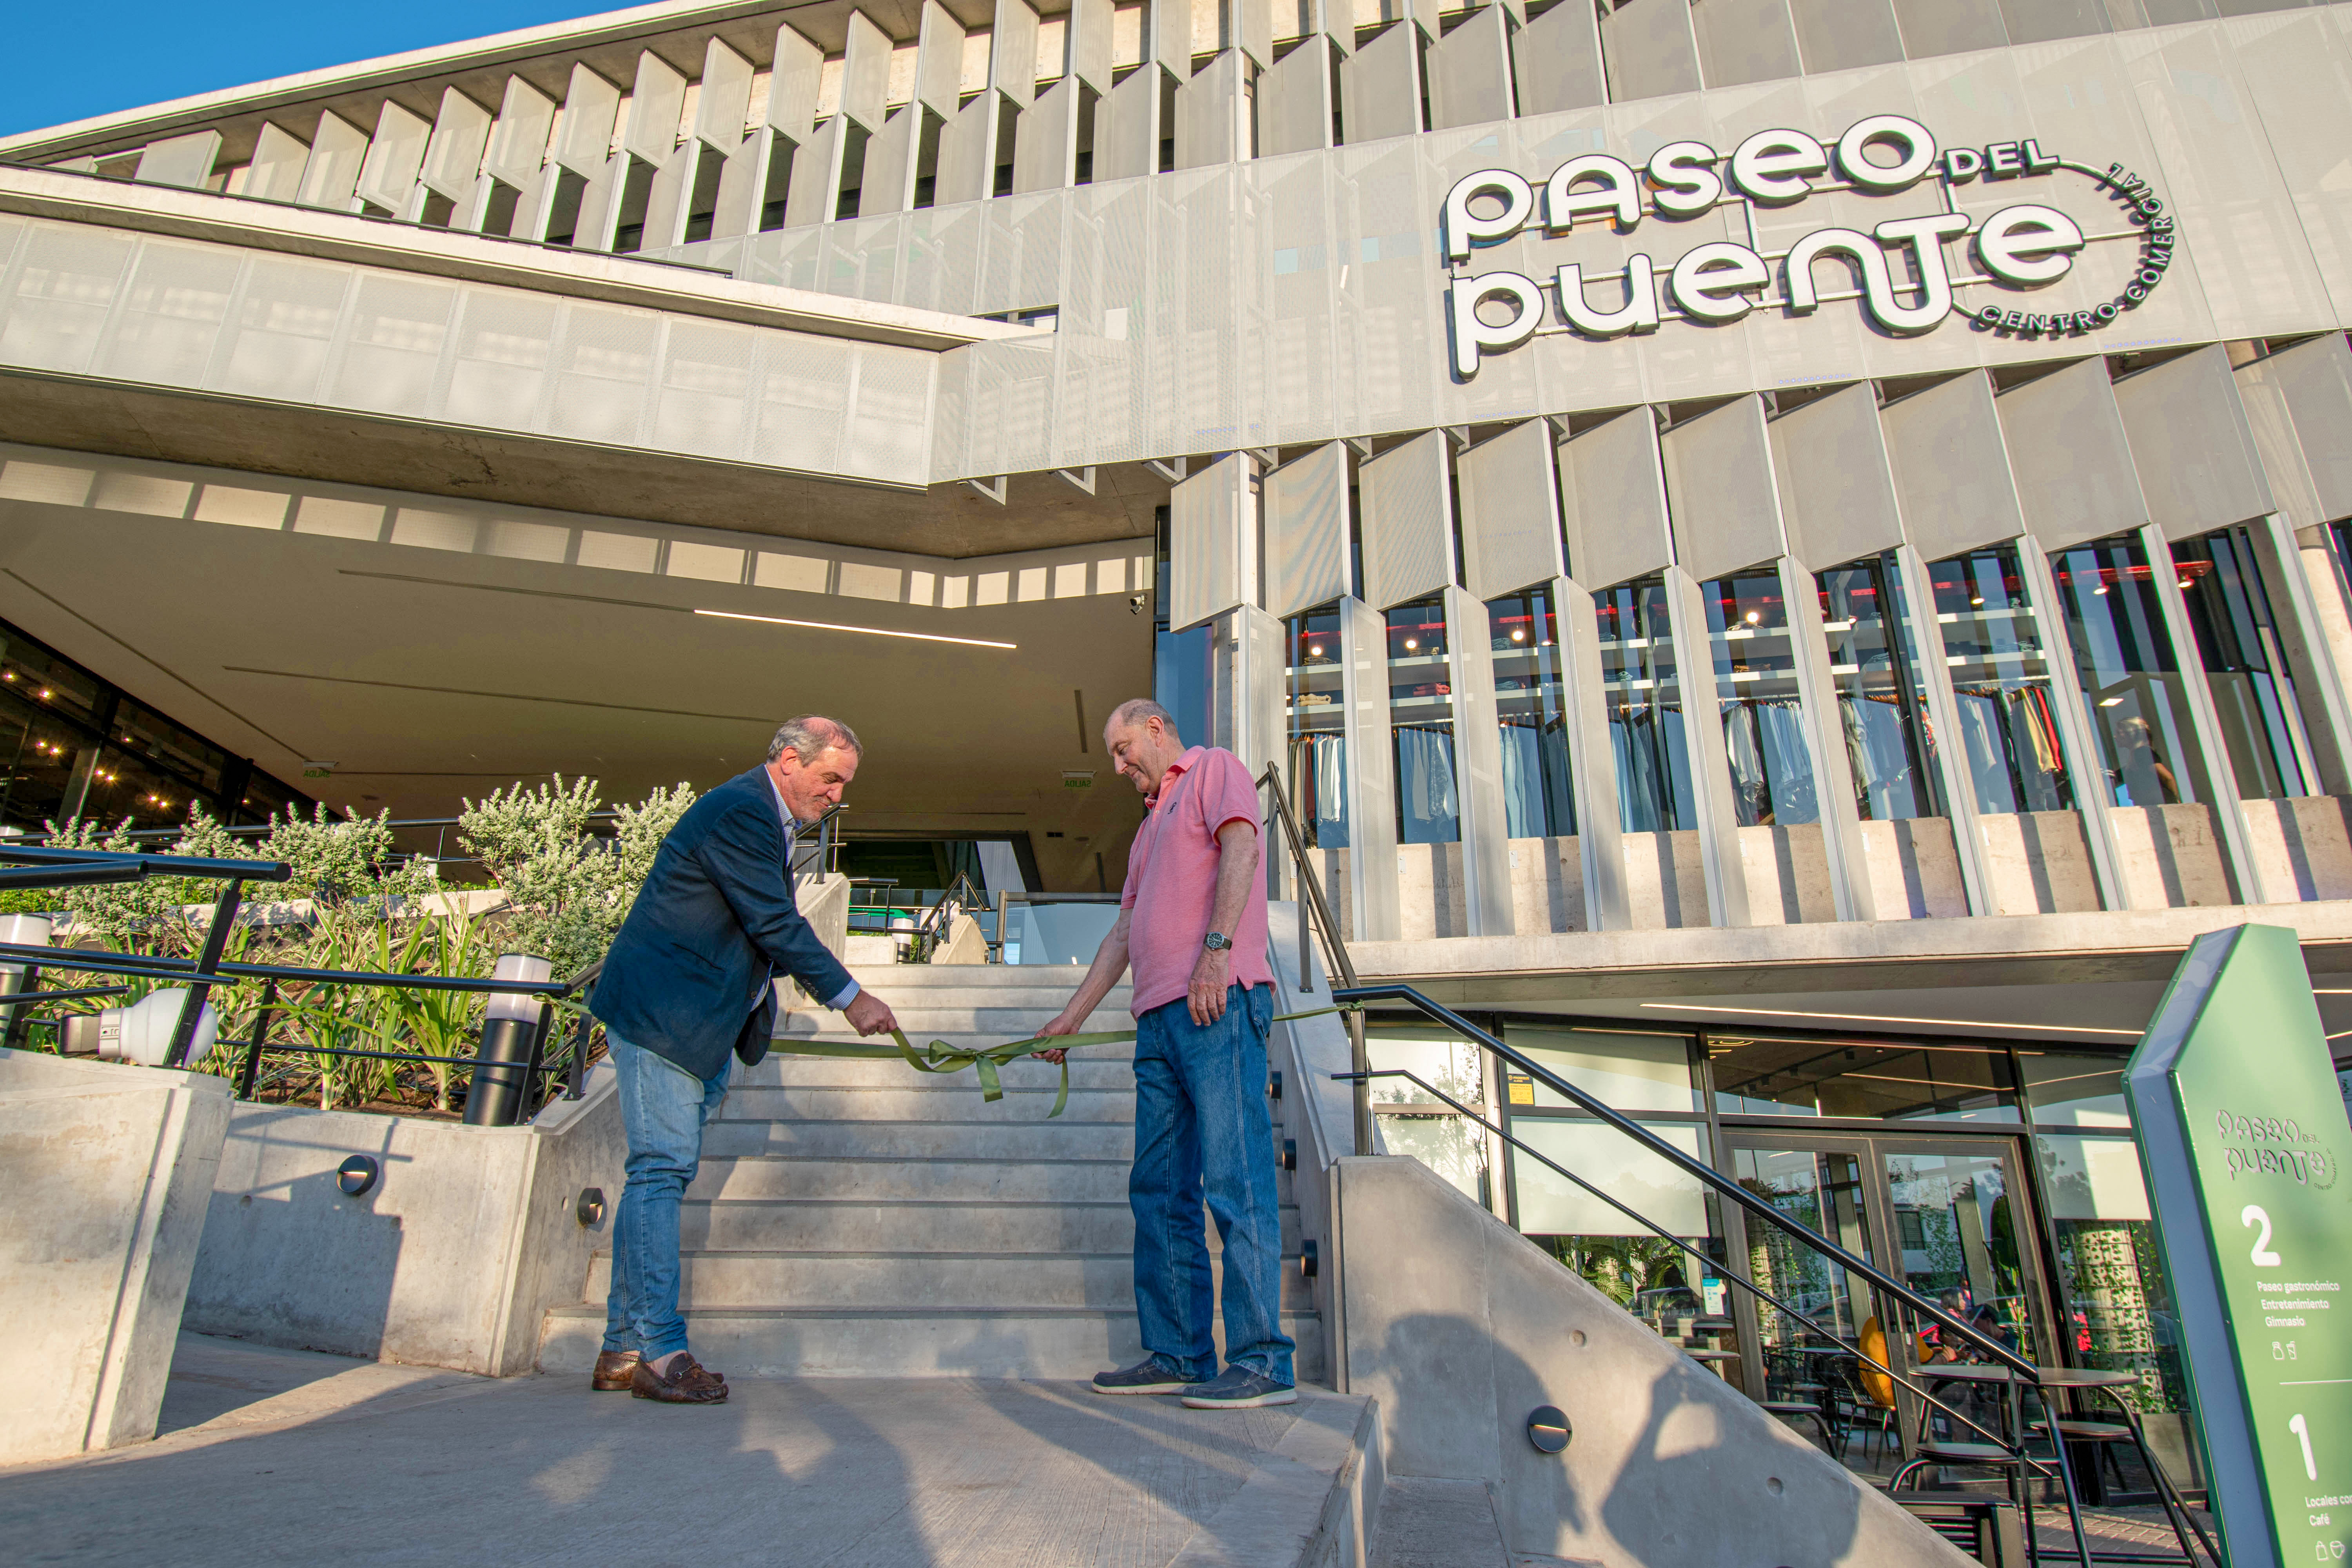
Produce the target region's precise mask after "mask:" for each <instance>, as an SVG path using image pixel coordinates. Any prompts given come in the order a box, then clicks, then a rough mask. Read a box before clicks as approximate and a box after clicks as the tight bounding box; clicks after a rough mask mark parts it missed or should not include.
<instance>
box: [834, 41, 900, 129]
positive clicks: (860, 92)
mask: <svg viewBox="0 0 2352 1568" xmlns="http://www.w3.org/2000/svg"><path fill="white" fill-rule="evenodd" d="M847 38H848V41H847V43H846V44H845V46H844V49H843V53H842V58H841V112H842V113H843V114H845V115H846V116H848V118H849V119H850V121H852V122H853V123H855V124H857V125H862V126H864V127H865V128H866V130H868V131H879V130H881V129H882V116H883V106H884V105H885V104H886V103H887V102H888V100H889V96H890V35H889V34H887V33H886V32H884V31H883V30H882V29H881V28H879V27H877V26H875V25H874V24H873V23H872V22H871V21H869V20H867V19H866V13H864V12H863V11H852V12H851V13H850V14H849V26H848V34H847Z"/></svg>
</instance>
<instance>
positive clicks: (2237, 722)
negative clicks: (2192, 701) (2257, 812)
mask: <svg viewBox="0 0 2352 1568" xmlns="http://www.w3.org/2000/svg"><path fill="white" fill-rule="evenodd" d="M2172 563H2173V564H2174V565H2175V566H2176V567H2178V568H2179V572H2180V596H2181V598H2182V600H2183V601H2184V602H2185V603H2186V604H2187V605H2188V608H2189V626H2192V627H2193V628H2195V631H2196V634H2197V653H2198V658H2199V660H2200V663H2201V664H2202V665H2203V666H2204V669H2205V685H2206V687H2207V689H2209V690H2210V691H2211V692H2212V693H2213V712H2214V717H2215V718H2216V719H2217V720H2218V721H2219V722H2220V725H2221V743H2222V745H2223V746H2224V747H2226V748H2227V749H2228V751H2229V753H2230V765H2231V772H2233V773H2236V774H2237V778H2238V793H2239V794H2241V795H2244V796H2245V797H2246V798H2247V799H2249V800H2254V799H2263V800H2277V799H2280V798H2282V797H2284V796H2286V795H2309V794H2311V793H2312V792H2313V788H2314V786H2313V784H2312V783H2311V781H2310V773H2309V771H2308V768H2307V765H2306V763H2305V758H2307V757H2308V755H2309V752H2308V751H2307V749H2306V748H2305V744H2304V738H2303V721H2302V716H2301V715H2300V714H2299V713H2298V712H2297V711H2296V710H2295V705H2294V686H2293V685H2292V684H2291V683H2290V682H2289V681H2288V679H2287V677H2286V661H2285V660H2284V658H2281V657H2280V654H2279V645H2278V637H2277V635H2276V633H2275V631H2274V629H2273V626H2274V623H2273V620H2272V618H2271V602H2270V596H2269V595H2267V594H2266V593H2264V592H2263V578H2262V571H2261V568H2260V567H2259V566H2257V565H2256V563H2255V561H2254V552H2253V546H2252V538H2251V536H2250V535H2249V534H2248V532H2247V531H2246V530H2245V529H2244V528H2243V527H2239V528H2225V529H2222V530H2221V531H2219V532H2215V533H2209V534H2207V535H2206V536H2205V537H2204V538H2202V539H2187V540H2183V541H2181V542H2179V543H2178V544H2175V545H2174V546H2173V547H2172Z"/></svg>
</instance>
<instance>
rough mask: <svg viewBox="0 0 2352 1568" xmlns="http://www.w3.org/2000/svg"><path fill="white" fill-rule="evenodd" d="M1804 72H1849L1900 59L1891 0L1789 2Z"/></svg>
mask: <svg viewBox="0 0 2352 1568" xmlns="http://www.w3.org/2000/svg"><path fill="white" fill-rule="evenodd" d="M1789 12H1790V20H1791V21H1793V22H1794V23H1795V24H1796V28H1797V52H1798V54H1799V55H1801V57H1803V58H1804V62H1805V69H1807V70H1808V71H1814V72H1820V71H1836V70H1852V69H1853V68H1856V67H1858V66H1875V65H1885V64H1887V63H1889V62H1891V61H1895V60H1899V59H1901V58H1903V31H1902V29H1901V28H1900V27H1899V26H1896V25H1895V4H1894V0H1789Z"/></svg>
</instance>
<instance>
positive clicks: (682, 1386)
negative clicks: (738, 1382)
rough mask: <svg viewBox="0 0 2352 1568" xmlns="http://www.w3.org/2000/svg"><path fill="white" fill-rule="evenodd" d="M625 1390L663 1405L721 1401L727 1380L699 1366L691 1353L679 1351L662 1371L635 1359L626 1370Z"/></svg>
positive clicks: (723, 1401) (714, 1403)
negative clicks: (626, 1386)
mask: <svg viewBox="0 0 2352 1568" xmlns="http://www.w3.org/2000/svg"><path fill="white" fill-rule="evenodd" d="M629 1392H630V1394H634V1395H635V1397H637V1398H639V1399H657V1400H659V1401H660V1402H661V1403H663V1404H664V1405H723V1404H725V1403H726V1401H727V1381H726V1379H724V1378H722V1377H720V1376H719V1375H718V1374H717V1373H712V1372H710V1371H708V1370H707V1369H705V1368H704V1367H703V1366H701V1365H700V1364H699V1363H697V1362H696V1361H695V1359H694V1357H693V1355H692V1354H691V1353H689V1352H685V1351H680V1352H678V1355H677V1360H676V1361H673V1362H671V1363H669V1370H668V1372H667V1373H666V1374H665V1373H658V1372H656V1371H655V1370H654V1368H653V1363H651V1362H646V1361H641V1362H639V1363H637V1364H636V1365H635V1367H634V1368H633V1369H632V1370H631V1371H630V1373H629Z"/></svg>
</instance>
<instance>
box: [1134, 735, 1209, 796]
mask: <svg viewBox="0 0 2352 1568" xmlns="http://www.w3.org/2000/svg"><path fill="white" fill-rule="evenodd" d="M1205 749H1206V748H1204V747H1201V746H1187V747H1185V748H1184V754H1183V755H1182V756H1181V757H1178V758H1177V759H1176V760H1175V761H1174V762H1172V763H1169V764H1168V771H1167V772H1166V773H1161V774H1160V787H1159V788H1158V789H1156V790H1153V791H1152V792H1151V798H1150V800H1148V801H1146V802H1145V803H1144V805H1146V806H1147V807H1148V808H1149V809H1150V810H1153V811H1157V810H1159V809H1160V802H1161V801H1162V800H1164V799H1166V798H1167V795H1168V791H1169V788H1170V786H1171V785H1172V784H1175V782H1176V781H1177V780H1178V779H1179V778H1181V777H1182V776H1183V775H1184V774H1186V773H1191V772H1192V764H1193V763H1194V762H1195V761H1196V760H1198V759H1199V757H1200V755H1201V753H1202V751H1203V750H1205Z"/></svg>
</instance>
